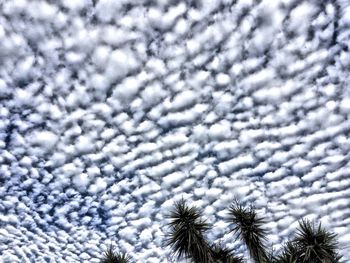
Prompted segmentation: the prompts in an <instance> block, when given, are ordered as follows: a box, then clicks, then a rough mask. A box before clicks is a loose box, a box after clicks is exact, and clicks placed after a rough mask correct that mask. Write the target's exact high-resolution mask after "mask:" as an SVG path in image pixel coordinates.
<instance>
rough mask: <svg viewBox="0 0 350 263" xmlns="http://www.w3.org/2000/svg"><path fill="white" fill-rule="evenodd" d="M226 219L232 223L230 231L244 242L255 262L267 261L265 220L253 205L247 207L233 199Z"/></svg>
mask: <svg viewBox="0 0 350 263" xmlns="http://www.w3.org/2000/svg"><path fill="white" fill-rule="evenodd" d="M228 215H229V216H228V218H227V219H228V221H229V222H230V223H231V224H232V225H233V228H232V230H231V232H234V233H237V234H238V237H240V239H241V240H242V241H243V242H244V243H245V244H246V246H247V248H248V250H249V254H250V256H251V258H252V259H253V260H254V261H255V262H256V263H262V262H268V258H269V257H268V254H267V252H266V246H265V244H264V243H265V241H266V233H267V231H266V230H265V229H264V228H263V225H264V223H265V220H264V219H263V218H260V217H259V216H258V215H257V213H256V211H255V209H254V207H253V206H249V207H248V208H246V207H244V206H243V205H241V204H240V203H239V202H238V201H237V200H235V201H234V202H233V203H232V205H231V206H230V208H229V213H228Z"/></svg>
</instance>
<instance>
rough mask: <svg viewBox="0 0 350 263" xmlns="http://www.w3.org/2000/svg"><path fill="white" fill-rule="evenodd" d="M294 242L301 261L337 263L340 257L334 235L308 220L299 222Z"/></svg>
mask: <svg viewBox="0 0 350 263" xmlns="http://www.w3.org/2000/svg"><path fill="white" fill-rule="evenodd" d="M295 243H296V245H297V247H298V249H299V250H300V253H299V255H300V257H301V258H302V259H303V261H302V262H303V263H304V262H305V263H337V262H339V260H340V258H341V257H340V256H339V255H338V253H337V245H338V243H337V241H336V235H335V234H334V233H331V232H329V231H327V230H326V229H324V228H322V226H321V224H319V225H318V226H316V225H315V224H314V223H312V222H311V221H309V220H304V219H303V220H301V221H300V222H299V229H298V232H297V236H296V238H295Z"/></svg>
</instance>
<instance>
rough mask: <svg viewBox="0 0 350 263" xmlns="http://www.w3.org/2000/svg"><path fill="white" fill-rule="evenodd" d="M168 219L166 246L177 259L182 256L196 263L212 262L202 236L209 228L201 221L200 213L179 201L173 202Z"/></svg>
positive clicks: (207, 246) (208, 248)
mask: <svg viewBox="0 0 350 263" xmlns="http://www.w3.org/2000/svg"><path fill="white" fill-rule="evenodd" d="M168 218H169V219H170V222H169V224H168V225H169V226H170V232H169V233H168V234H167V236H168V237H167V240H166V245H168V246H171V248H172V250H173V253H174V254H175V255H176V256H177V258H178V259H179V258H182V257H183V256H184V257H187V258H191V259H192V260H193V261H194V262H198V263H207V262H212V255H211V251H210V247H209V245H208V243H207V241H206V240H205V238H204V235H203V234H204V232H205V231H207V230H208V229H209V226H208V224H207V223H206V222H205V221H204V220H202V219H201V213H200V211H199V210H198V209H197V208H196V207H189V206H188V205H187V204H186V202H185V200H184V199H181V200H180V201H178V202H175V205H174V209H173V210H172V211H171V212H170V214H169V215H168Z"/></svg>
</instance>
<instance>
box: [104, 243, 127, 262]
mask: <svg viewBox="0 0 350 263" xmlns="http://www.w3.org/2000/svg"><path fill="white" fill-rule="evenodd" d="M130 262H131V261H130V257H129V256H128V255H127V254H125V253H116V252H114V249H113V246H112V245H110V246H109V248H108V249H107V250H106V251H105V253H104V255H103V259H102V260H101V263H130Z"/></svg>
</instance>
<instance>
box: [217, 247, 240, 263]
mask: <svg viewBox="0 0 350 263" xmlns="http://www.w3.org/2000/svg"><path fill="white" fill-rule="evenodd" d="M211 251H212V255H213V259H214V262H215V263H243V262H244V261H243V258H242V257H238V256H234V255H232V250H230V249H227V248H225V247H223V245H222V244H214V245H212V246H211Z"/></svg>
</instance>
